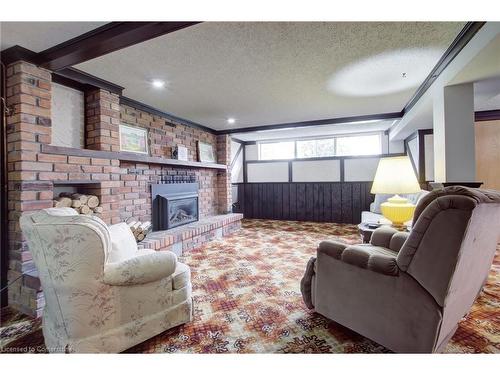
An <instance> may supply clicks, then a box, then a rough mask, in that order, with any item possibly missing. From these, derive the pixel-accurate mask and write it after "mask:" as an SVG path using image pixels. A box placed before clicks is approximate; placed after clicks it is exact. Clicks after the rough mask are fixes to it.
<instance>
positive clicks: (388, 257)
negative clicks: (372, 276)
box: [318, 241, 399, 276]
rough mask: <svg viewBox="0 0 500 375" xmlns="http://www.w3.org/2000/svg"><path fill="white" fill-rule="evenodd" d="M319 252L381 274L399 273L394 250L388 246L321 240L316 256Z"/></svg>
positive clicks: (392, 274)
mask: <svg viewBox="0 0 500 375" xmlns="http://www.w3.org/2000/svg"><path fill="white" fill-rule="evenodd" d="M320 254H325V255H328V256H330V257H332V258H335V259H337V260H339V261H341V262H344V263H348V264H351V265H353V266H357V267H360V268H365V269H368V270H371V271H374V272H377V273H380V274H383V275H388V276H397V275H398V273H399V269H398V266H397V264H396V251H393V250H390V249H389V248H388V247H387V248H385V247H381V246H374V245H369V244H361V245H348V244H345V243H342V242H337V241H323V242H321V243H320V244H319V246H318V257H319V255H320Z"/></svg>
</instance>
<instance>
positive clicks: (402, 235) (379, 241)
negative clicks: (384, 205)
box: [370, 226, 410, 252]
mask: <svg viewBox="0 0 500 375" xmlns="http://www.w3.org/2000/svg"><path fill="white" fill-rule="evenodd" d="M409 235H410V233H408V232H400V231H398V230H396V229H394V228H393V227H390V226H382V227H380V228H377V229H375V231H373V233H372V237H371V239H370V244H371V245H373V246H380V247H385V248H386V249H391V250H392V251H396V252H399V250H400V249H401V247H402V246H403V244H404V243H405V241H406V239H407V238H408V236H409Z"/></svg>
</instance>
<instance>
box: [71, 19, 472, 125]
mask: <svg viewBox="0 0 500 375" xmlns="http://www.w3.org/2000/svg"><path fill="white" fill-rule="evenodd" d="M462 27H463V23H456V22H454V23H453V22H444V23H443V22H436V23H434V22H432V23H431V22H423V23H416V22H404V23H402V22H398V23H375V22H372V23H363V22H356V23H353V22H344V23H343V22H321V23H319V22H293V23H292V22H288V23H282V22H266V23H256V22H251V23H243V22H238V23H235V22H232V23H224V22H206V23H202V24H199V25H196V26H192V27H189V28H186V29H183V30H179V31H177V32H175V33H171V34H168V35H165V36H162V37H158V38H155V39H152V40H150V41H147V42H144V43H141V44H137V45H134V46H131V47H128V48H125V49H122V50H119V51H116V52H113V53H111V54H108V55H105V56H102V57H99V58H96V59H94V60H91V61H88V62H85V63H82V64H80V65H78V66H77V68H79V69H82V70H84V71H86V72H88V73H90V74H93V75H96V76H98V77H100V78H103V79H106V80H108V81H111V82H114V83H116V84H119V85H121V86H123V87H125V91H124V95H125V96H128V97H130V98H132V99H135V100H139V101H141V102H144V103H146V104H149V105H151V106H153V107H157V108H159V109H161V110H164V111H166V112H170V113H172V114H174V115H176V116H179V117H182V118H185V119H188V120H191V121H194V122H197V123H200V124H203V125H206V126H209V127H212V128H214V129H217V130H221V129H227V128H239V127H247V126H258V125H267V124H274V123H284V122H297V121H307V120H316V119H324V118H337V117H346V116H356V115H366V114H375V113H384V112H399V111H400V110H401V109H402V108H403V106H404V105H405V104H406V102H407V101H408V100H409V98H410V97H411V96H412V94H413V93H414V91H415V90H416V88H417V87H418V86H419V85H420V83H421V82H422V81H423V80H424V78H425V77H426V76H427V74H428V73H429V72H430V70H431V69H432V67H433V66H434V65H435V64H436V62H437V61H438V59H439V58H440V56H441V55H442V54H443V53H444V51H445V50H446V48H447V47H448V46H449V45H450V43H451V42H452V40H453V39H454V38H455V37H456V35H457V34H458V33H459V31H460V30H461V29H462ZM403 73H406V77H403V76H402V74H403ZM152 79H162V80H164V81H166V82H167V87H166V88H165V89H163V90H157V89H153V88H152V87H151V85H150V82H151V80H152ZM228 117H234V118H235V119H236V123H235V124H234V125H228V124H227V123H226V119H227V118H228Z"/></svg>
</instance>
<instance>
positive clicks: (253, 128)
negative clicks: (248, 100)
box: [217, 112, 403, 134]
mask: <svg viewBox="0 0 500 375" xmlns="http://www.w3.org/2000/svg"><path fill="white" fill-rule="evenodd" d="M401 117H403V114H402V113H401V112H390V113H377V114H372V115H362V116H349V117H335V118H327V119H321V120H311V121H300V122H286V123H281V124H270V125H258V126H249V127H245V128H234V129H224V130H218V131H217V134H234V133H248V132H252V131H262V130H276V129H293V128H305V127H309V126H322V125H332V124H345V123H350V122H364V121H374V120H390V119H399V118H401Z"/></svg>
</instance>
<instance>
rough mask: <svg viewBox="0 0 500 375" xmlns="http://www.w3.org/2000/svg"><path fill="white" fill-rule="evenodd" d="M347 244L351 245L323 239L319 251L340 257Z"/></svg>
mask: <svg viewBox="0 0 500 375" xmlns="http://www.w3.org/2000/svg"><path fill="white" fill-rule="evenodd" d="M347 246H349V245H348V244H346V243H343V242H339V241H322V242H320V244H319V246H318V251H317V253H318V254H320V253H322V254H325V255H329V256H331V257H333V258H336V259H340V257H341V255H342V253H343V252H344V250H345V248H346V247H347Z"/></svg>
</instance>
